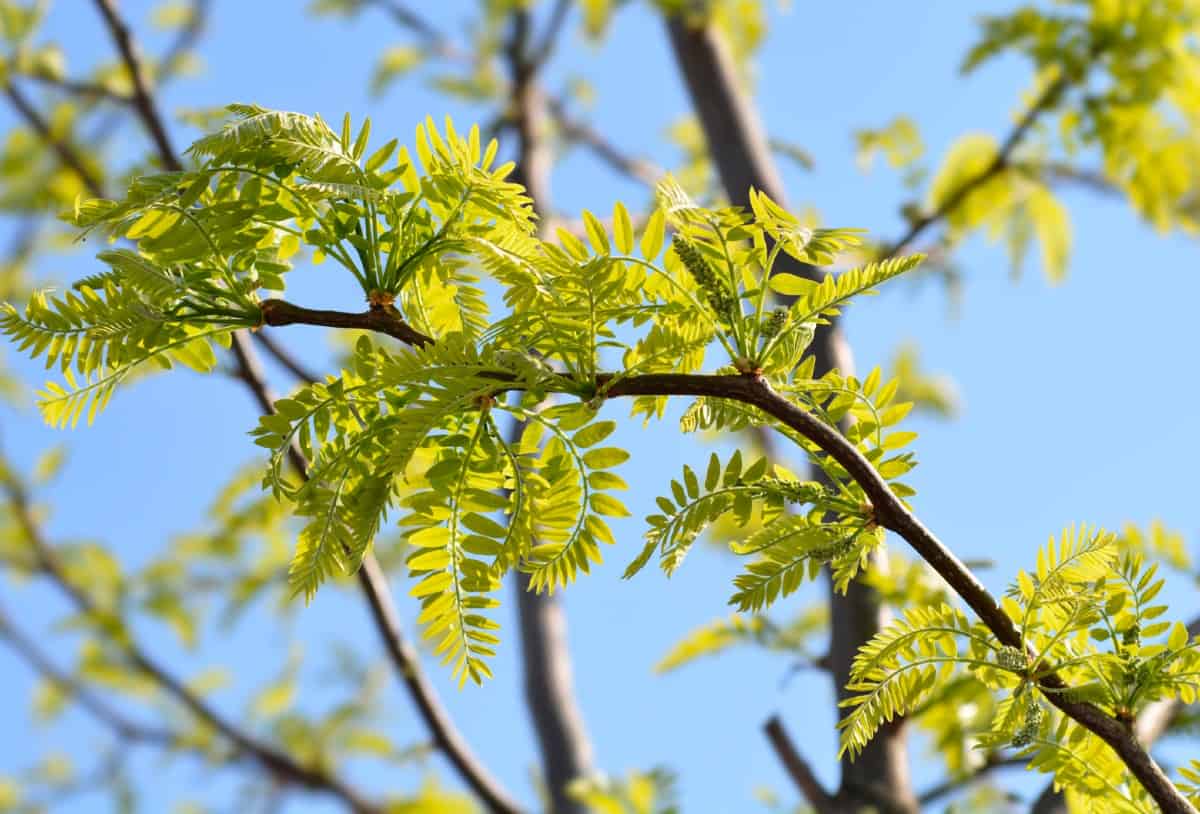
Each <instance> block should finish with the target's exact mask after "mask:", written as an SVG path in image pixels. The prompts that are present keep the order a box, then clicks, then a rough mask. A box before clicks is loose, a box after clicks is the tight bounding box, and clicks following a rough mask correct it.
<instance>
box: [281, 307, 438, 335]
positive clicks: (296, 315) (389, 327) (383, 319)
mask: <svg viewBox="0 0 1200 814" xmlns="http://www.w3.org/2000/svg"><path fill="white" fill-rule="evenodd" d="M260 307H261V308H262V315H263V325H271V326H276V327H278V326H283V325H322V326H324V327H326V328H357V329H360V330H364V331H375V332H377V333H384V334H387V335H388V336H391V337H393V338H395V339H399V340H400V341H401V342H404V343H405V344H408V345H418V346H419V345H427V344H430V343H431V342H433V339H432V338H431V337H428V336H426V335H425V334H423V333H421V332H420V331H418V330H417V329H415V328H413V327H412V326H411V325H409V324H408V323H407V322H405V321H404V320H403V319H401V318H400V317H399V315H398V314H397V313H396V312H395V311H394V310H392V309H389V308H387V307H375V308H371V309H370V310H368V311H363V312H362V313H360V314H349V313H346V312H344V311H322V310H314V309H311V308H301V307H300V306H298V305H292V304H291V303H290V302H286V301H284V300H265V301H264V302H263V303H262V304H261V305H260Z"/></svg>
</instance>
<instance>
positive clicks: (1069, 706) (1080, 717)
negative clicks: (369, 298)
mask: <svg viewBox="0 0 1200 814" xmlns="http://www.w3.org/2000/svg"><path fill="white" fill-rule="evenodd" d="M365 317H366V315H363V314H343V315H341V318H342V319H344V320H345V322H346V327H353V328H369V329H372V330H374V328H372V327H371V325H372V323H371V322H368V321H367V320H366V318H365ZM322 324H324V323H322ZM382 333H387V334H388V335H390V336H394V335H395V334H394V332H393V331H392V330H383V331H382ZM497 378H501V379H502V378H503V377H499V376H498V377H497ZM595 387H596V388H597V390H598V391H600V392H602V393H604V395H605V396H607V397H620V396H707V397H710V398H720V399H730V400H733V401H738V402H741V403H743V404H748V405H750V406H752V407H757V408H758V409H760V410H762V411H763V412H764V413H766V414H767V415H769V416H771V417H772V418H774V419H776V420H777V421H779V422H780V423H781V424H783V425H784V426H786V427H788V428H790V429H792V430H794V431H795V432H797V433H799V434H800V435H802V436H804V437H805V438H807V439H808V440H809V441H811V442H812V443H814V444H815V445H816V446H817V447H818V448H820V449H821V451H822V452H824V453H825V454H826V455H828V456H829V457H831V458H832V459H833V460H835V461H836V462H837V463H838V464H839V465H841V467H842V468H843V469H844V470H845V471H846V472H847V473H848V474H849V476H850V477H851V478H852V479H853V480H854V481H855V482H856V483H857V484H858V485H859V487H860V488H861V489H862V490H863V492H864V494H865V495H866V496H867V499H868V500H870V502H871V505H872V507H873V511H874V516H875V520H876V522H878V523H879V524H880V525H881V526H883V527H884V528H886V529H888V530H889V531H893V532H895V533H896V534H898V535H899V536H900V537H901V538H902V539H904V541H905V542H907V543H908V544H909V546H910V547H911V548H912V549H913V550H914V551H916V552H917V554H918V555H920V557H921V559H923V560H924V561H925V562H926V563H927V564H928V565H929V566H930V567H931V568H933V570H934V571H936V572H937V573H938V575H939V576H941V577H942V579H944V580H945V581H946V583H947V584H948V585H949V586H950V587H951V589H952V590H953V591H954V592H955V593H956V594H957V595H958V596H959V597H960V598H961V599H962V600H963V601H964V602H966V604H967V605H968V607H970V608H971V610H972V611H974V613H975V615H976V616H977V617H979V620H980V621H981V622H983V624H984V625H985V626H986V627H987V628H988V629H989V630H990V631H991V632H992V634H993V635H994V636H995V637H996V639H997V640H998V641H999V642H1000V644H1002V645H1006V646H1010V647H1022V646H1023V642H1022V640H1021V636H1020V633H1019V632H1018V631H1017V628H1016V626H1015V625H1014V624H1013V622H1012V620H1011V619H1010V618H1009V616H1008V614H1007V613H1005V612H1004V611H1003V610H1002V609H1001V607H1000V604H999V603H998V602H997V601H996V599H995V598H994V597H993V596H992V595H991V594H990V593H989V592H988V590H987V589H986V588H985V587H984V586H983V584H982V583H980V582H979V580H978V579H977V578H976V577H975V575H974V574H973V573H971V571H970V569H968V568H967V567H966V565H964V564H963V562H962V561H961V560H960V559H958V557H957V556H956V555H955V554H954V552H953V551H951V550H950V549H949V548H948V547H947V546H946V545H945V544H944V543H942V541H941V540H939V539H938V538H937V536H936V535H934V534H933V532H931V531H930V530H929V529H928V528H926V527H925V525H924V524H923V523H922V522H921V521H920V520H919V519H918V518H917V517H916V515H914V514H913V513H912V510H911V509H909V508H908V506H907V505H905V503H904V501H902V500H901V499H900V498H898V497H897V496H896V495H895V494H894V493H893V492H892V490H891V488H890V487H889V486H888V484H887V481H885V480H884V479H883V476H881V475H880V474H879V473H878V472H876V471H875V469H874V467H873V466H872V465H871V463H870V462H869V461H868V460H867V459H866V458H865V457H864V456H863V454H862V452H860V451H859V449H858V448H857V447H856V446H854V444H852V443H850V442H849V441H848V440H846V438H845V437H844V436H843V435H842V434H841V433H840V432H839V431H838V430H837V429H836V428H834V427H831V426H829V425H828V424H826V423H824V422H823V421H821V420H820V419H818V418H817V417H816V416H814V415H812V414H811V413H809V412H807V411H805V410H804V409H802V408H800V407H798V406H796V405H795V404H793V403H792V402H791V401H789V400H788V399H787V398H785V397H784V396H781V395H780V394H778V393H777V392H775V390H774V389H772V387H771V385H770V383H769V382H768V381H767V380H766V379H764V378H762V377H761V376H751V375H701V374H674V373H656V374H644V375H636V376H628V377H624V378H622V377H620V376H612V375H611V374H602V375H600V376H598V377H597V379H596V382H595ZM501 389H508V388H501ZM1039 683H1040V685H1041V687H1042V689H1043V690H1044V691H1045V692H1044V695H1045V697H1046V698H1047V700H1048V701H1049V702H1050V703H1051V704H1053V705H1054V706H1056V707H1058V709H1060V710H1061V711H1062V712H1063V713H1065V714H1066V715H1067V716H1068V717H1070V718H1072V719H1073V720H1075V721H1076V722H1078V723H1079V724H1081V725H1082V726H1083V727H1084V728H1085V729H1088V730H1089V731H1091V732H1092V733H1094V734H1095V735H1097V736H1098V737H1099V738H1100V739H1101V740H1103V741H1104V742H1105V743H1107V744H1108V745H1109V746H1111V747H1112V749H1113V750H1114V751H1115V752H1116V753H1117V755H1118V756H1119V757H1120V758H1121V760H1122V762H1124V763H1125V765H1126V766H1127V767H1128V768H1129V770H1130V771H1131V772H1132V773H1133V775H1134V777H1136V778H1137V779H1138V781H1139V782H1141V784H1142V785H1143V786H1144V787H1145V788H1146V791H1147V792H1149V793H1150V795H1151V797H1153V798H1154V800H1155V802H1157V803H1158V804H1159V806H1160V807H1161V808H1162V809H1163V811H1164V812H1167V813H1168V814H1177V813H1178V814H1183V813H1184V812H1187V814H1194V813H1195V809H1194V808H1192V806H1191V805H1190V804H1189V803H1188V802H1187V800H1186V799H1184V797H1183V796H1182V795H1181V794H1180V793H1179V790H1178V789H1176V788H1175V786H1174V785H1173V784H1172V783H1171V781H1170V780H1169V779H1168V778H1167V776H1166V775H1165V774H1164V773H1163V771H1162V769H1161V768H1160V767H1159V766H1158V764H1157V763H1155V762H1154V760H1153V759H1152V758H1151V757H1150V755H1149V754H1148V753H1147V752H1146V750H1145V749H1144V748H1143V747H1142V746H1141V744H1139V743H1138V741H1137V739H1136V738H1135V737H1134V735H1133V733H1132V731H1130V729H1129V728H1128V727H1127V726H1126V725H1125V724H1123V723H1121V722H1120V721H1118V720H1116V719H1115V718H1112V717H1110V716H1109V715H1107V714H1106V713H1105V712H1104V711H1103V710H1101V709H1100V708H1098V707H1096V706H1095V705H1093V704H1090V703H1081V702H1077V701H1071V700H1069V699H1068V698H1067V697H1064V692H1063V691H1064V690H1066V689H1067V686H1066V684H1064V683H1063V681H1062V679H1061V678H1059V677H1058V676H1057V675H1056V674H1049V675H1046V676H1043V677H1042V678H1041V679H1040V681H1039Z"/></svg>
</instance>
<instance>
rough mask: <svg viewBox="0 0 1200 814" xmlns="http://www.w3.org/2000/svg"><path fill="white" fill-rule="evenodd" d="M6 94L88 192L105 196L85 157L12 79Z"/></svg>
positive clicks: (100, 196)
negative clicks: (62, 137) (48, 121)
mask: <svg viewBox="0 0 1200 814" xmlns="http://www.w3.org/2000/svg"><path fill="white" fill-rule="evenodd" d="M4 94H5V95H6V96H7V97H8V100H9V102H11V103H12V106H13V108H14V109H15V110H16V111H17V113H18V114H20V116H21V118H22V119H24V120H25V122H26V124H28V125H29V126H30V128H32V129H33V131H34V132H35V133H37V135H38V137H39V138H41V139H42V141H43V142H45V143H46V144H47V145H48V146H49V147H50V149H52V150H54V152H55V154H56V155H57V156H58V159H59V161H61V162H62V163H63V166H65V167H67V168H69V169H71V170H72V171H74V173H75V174H76V175H78V176H79V180H80V181H82V182H83V185H84V186H85V187H87V189H88V192H90V193H92V195H94V196H95V197H97V198H102V197H104V189H103V187H101V186H100V181H99V179H97V178H96V176H95V175H93V174H92V171H91V170H90V169H88V167H87V165H86V164H84V162H83V157H82V156H80V155H79V153H77V152H76V151H75V148H74V147H72V146H71V145H70V144H68V143H67V142H66V141H64V140H63V139H61V138H58V137H57V136H56V135H55V134H54V131H52V130H51V129H50V125H49V124H48V123H47V122H46V120H45V119H44V118H42V115H41V114H40V113H38V111H37V109H36V108H34V106H33V105H32V104H30V102H29V100H28V99H26V98H25V95H24V94H23V93H21V91H19V90H18V89H17V86H16V85H14V84H13V83H12V80H11V79H9V81H8V82H7V83H6V84H5V86H4Z"/></svg>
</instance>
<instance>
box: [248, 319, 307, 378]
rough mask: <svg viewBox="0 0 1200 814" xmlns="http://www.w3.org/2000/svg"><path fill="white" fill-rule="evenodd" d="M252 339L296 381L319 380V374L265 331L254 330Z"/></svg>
mask: <svg viewBox="0 0 1200 814" xmlns="http://www.w3.org/2000/svg"><path fill="white" fill-rule="evenodd" d="M254 341H255V342H257V343H258V344H260V345H262V348H263V350H265V351H266V352H267V355H268V356H270V357H271V358H272V359H274V360H275V361H276V362H278V363H279V364H280V365H282V366H283V368H284V369H285V370H287V372H288V373H291V374H292V375H293V376H294V377H296V380H297V381H301V382H307V383H312V382H316V381H320V380H321V378H322V377H321V376H318V375H317V374H316V373H314V372H313V371H311V370H309V369H308V368H307V367H305V366H304V364H303V363H302V362H301V361H300V360H299V359H297V358H296V357H295V356H293V355H292V353H291V352H290V351H289V350H288V349H287V348H285V347H283V346H282V345H280V344H279V343H278V342H276V341H275V340H274V339H272V338H271V336H270V335H269V334H268V333H267V332H266V331H255V332H254ZM239 378H241V377H239Z"/></svg>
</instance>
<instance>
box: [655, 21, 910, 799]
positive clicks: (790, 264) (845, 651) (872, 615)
mask: <svg viewBox="0 0 1200 814" xmlns="http://www.w3.org/2000/svg"><path fill="white" fill-rule="evenodd" d="M667 31H668V35H669V37H670V41H671V46H672V49H673V50H674V53H675V58H676V61H677V62H678V64H679V69H680V72H681V74H682V75H683V78H684V82H685V84H686V85H687V88H688V92H689V95H690V97H691V100H692V105H693V107H694V108H695V110H696V114H697V116H698V117H699V119H700V125H701V128H702V129H703V130H704V134H705V138H706V140H707V142H708V149H709V154H710V156H711V157H712V161H713V163H714V164H715V165H716V168H717V172H718V175H719V176H720V179H721V185H722V187H724V189H725V193H726V195H727V196H728V197H729V200H730V201H731V202H732V203H734V204H737V205H740V206H748V205H749V191H750V189H751V187H753V188H754V189H758V190H761V191H763V192H765V193H766V194H767V195H769V196H770V197H771V198H772V199H773V200H775V201H776V202H778V203H779V204H780V205H781V206H785V207H786V195H785V193H784V189H783V183H782V181H781V180H780V177H779V174H778V172H777V170H776V168H775V164H774V161H773V160H772V157H771V150H770V145H769V142H768V139H767V136H766V132H765V131H764V129H763V126H762V123H761V121H760V119H759V117H758V113H757V111H756V110H755V108H754V104H753V102H752V100H751V99H750V97H749V95H748V94H747V93H745V92H744V91H743V90H742V88H741V87H740V86H739V84H738V78H737V75H736V71H735V68H734V65H733V63H732V60H731V58H730V56H729V53H728V51H727V49H726V48H725V47H724V45H723V43H722V42H721V40H720V38H719V36H718V35H717V34H716V32H714V31H712V30H711V29H708V28H692V27H689V26H688V24H687V23H686V22H684V21H683V20H681V19H678V18H673V19H669V20H668V21H667ZM778 270H780V271H786V272H790V273H793V274H800V275H803V276H805V277H808V278H810V279H817V278H819V276H820V272H818V271H817V270H816V269H814V268H812V267H811V266H806V265H804V264H801V263H799V262H796V261H794V260H792V259H791V258H790V257H788V256H787V255H781V257H780V262H779V264H778ZM813 353H814V354H815V355H816V359H817V374H818V375H819V374H821V373H823V372H825V371H828V370H831V369H833V368H837V369H838V370H840V371H842V372H843V373H845V374H847V375H851V374H853V369H854V362H853V359H852V357H851V355H850V349H849V345H848V344H847V343H846V341H845V339H844V337H843V336H842V334H841V331H840V329H839V327H838V325H837V324H836V322H835V323H832V324H830V325H828V326H825V327H824V328H822V330H820V331H818V332H817V335H816V337H815V338H814V340H813ZM875 559H876V562H875V567H882V565H883V558H882V557H876V558H875ZM829 601H830V612H831V617H830V648H829V663H830V667H831V672H832V675H833V677H834V681H835V683H836V689H837V697H838V700H841V699H843V698H845V697H846V695H847V693H846V691H845V686H846V683H847V681H848V679H849V675H850V665H851V664H852V662H853V660H854V656H855V654H856V653H857V652H858V648H859V646H860V645H862V644H863V643H864V642H866V641H867V640H868V639H870V638H871V637H872V636H873V635H874V634H875V633H876V632H878V631H879V629H880V628H881V627H882V625H883V624H885V622H886V618H887V617H886V610H885V609H884V607H883V605H882V603H881V602H880V600H879V597H878V595H877V594H876V592H875V591H874V590H873V589H871V588H869V587H867V586H866V585H863V584H861V583H857V582H856V583H852V584H851V586H850V588H849V590H848V591H847V592H846V594H845V595H838V594H836V593H835V592H834V591H833V586H832V584H830V600H829ZM839 714H840V711H839ZM841 775H842V776H841V787H840V788H839V790H838V792H837V795H836V800H837V803H838V805H839V806H840V807H842V808H844V809H845V810H855V809H858V808H862V807H867V806H873V807H875V808H876V809H877V810H880V811H884V812H896V814H909V813H910V812H915V811H916V810H917V804H916V797H915V795H914V793H913V790H912V785H911V782H910V780H909V774H908V755H907V748H906V745H905V740H904V733H903V725H901V724H898V725H895V726H890V727H888V728H886V729H884V730H881V731H880V733H879V734H878V735H877V736H876V737H875V739H874V740H873V741H872V742H871V743H870V745H869V746H868V747H867V748H866V749H865V750H864V751H863V753H862V754H861V755H860V756H859V757H858V758H857V759H856V760H854V761H851V760H850V759H849V758H846V759H843V760H842V762H841Z"/></svg>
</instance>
